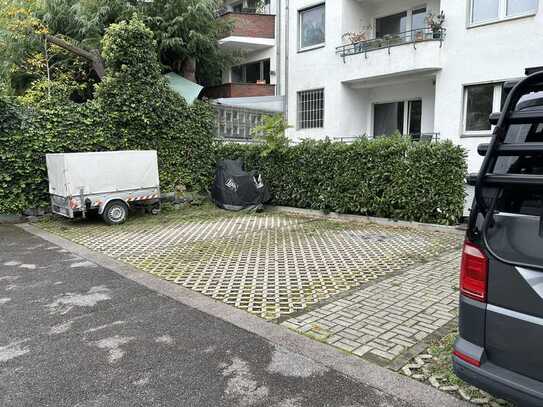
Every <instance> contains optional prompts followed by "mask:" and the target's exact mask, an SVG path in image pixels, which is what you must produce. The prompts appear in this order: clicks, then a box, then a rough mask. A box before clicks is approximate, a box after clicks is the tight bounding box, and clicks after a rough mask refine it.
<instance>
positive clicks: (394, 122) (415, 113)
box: [373, 99, 422, 139]
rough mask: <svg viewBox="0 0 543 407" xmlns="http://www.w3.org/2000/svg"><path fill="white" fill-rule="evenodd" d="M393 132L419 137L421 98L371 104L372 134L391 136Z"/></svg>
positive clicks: (420, 129) (375, 135) (420, 130)
mask: <svg viewBox="0 0 543 407" xmlns="http://www.w3.org/2000/svg"><path fill="white" fill-rule="evenodd" d="M395 133H399V134H405V135H410V136H411V137H413V138H414V139H420V137H421V135H422V134H421V133H422V100H421V99H413V100H405V101H404V100H402V101H399V102H389V103H375V104H374V105H373V136H374V137H381V136H392V135H393V134H395Z"/></svg>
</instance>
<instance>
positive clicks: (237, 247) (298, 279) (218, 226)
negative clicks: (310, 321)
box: [41, 210, 461, 356]
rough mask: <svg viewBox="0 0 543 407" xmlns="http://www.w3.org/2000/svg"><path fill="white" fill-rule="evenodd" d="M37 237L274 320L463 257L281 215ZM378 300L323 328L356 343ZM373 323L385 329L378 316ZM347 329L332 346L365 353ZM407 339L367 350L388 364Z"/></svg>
mask: <svg viewBox="0 0 543 407" xmlns="http://www.w3.org/2000/svg"><path fill="white" fill-rule="evenodd" d="M207 211H208V212H209V210H207ZM41 227H43V228H44V229H46V230H49V231H51V232H54V233H57V234H59V235H61V236H63V237H65V238H68V239H70V240H72V241H74V242H76V243H79V244H82V245H84V246H86V247H88V248H90V249H92V250H95V251H98V252H102V253H104V254H106V255H109V256H112V257H114V258H116V259H118V260H121V261H123V262H126V263H128V264H131V265H133V266H135V267H136V268H139V269H141V270H143V271H146V272H149V273H152V274H154V275H156V276H159V277H161V278H163V279H165V280H169V281H172V282H175V283H177V284H181V285H183V286H185V287H187V288H191V289H193V290H195V291H198V292H200V293H202V294H204V295H207V296H210V297H212V298H215V299H217V300H220V301H223V302H225V303H228V304H231V305H233V306H236V307H238V308H241V309H244V310H246V311H248V312H251V313H253V314H256V315H259V316H261V317H263V318H265V319H270V320H273V319H277V318H279V317H282V316H285V315H290V314H294V313H297V312H300V311H301V310H304V309H306V308H307V307H308V306H311V305H314V304H317V303H319V302H321V301H323V300H327V299H330V298H332V297H333V296H334V295H336V294H339V293H344V292H346V291H348V290H351V289H353V288H356V287H359V286H360V285H362V284H365V283H368V282H371V281H374V280H376V279H378V278H383V277H385V276H387V275H389V274H391V273H394V272H399V271H401V270H404V269H406V268H409V267H411V266H413V265H415V264H417V263H421V262H422V261H425V260H427V259H432V258H435V257H437V256H439V255H441V254H442V253H446V252H449V251H451V250H454V249H455V248H458V247H459V245H460V242H461V238H460V237H459V236H458V235H457V234H454V233H446V232H433V231H427V230H422V229H415V228H406V227H392V226H383V225H376V224H368V223H365V224H364V223H339V222H333V221H324V220H315V219H309V218H301V217H295V216H286V215H277V214H261V215H250V214H237V215H232V214H227V213H225V212H219V211H217V210H211V213H201V212H196V213H192V212H191V210H186V211H185V210H181V211H179V213H178V214H176V213H173V214H172V213H170V214H167V215H160V216H158V217H156V218H153V217H144V218H135V219H132V220H130V221H129V222H128V223H127V224H125V225H121V226H118V227H108V226H106V225H104V224H103V223H102V222H99V221H94V222H93V221H79V222H67V221H62V220H54V221H49V222H46V223H42V224H41ZM397 294H401V292H399V291H398V292H397ZM376 295H377V293H374V294H371V295H369V297H370V298H369V300H373V301H374V303H371V304H370V303H369V302H366V305H367V308H366V309H363V308H360V310H355V309H352V310H351V311H348V310H347V311H342V312H343V315H338V318H337V320H335V321H334V323H333V324H332V323H331V322H325V323H328V324H329V325H330V326H329V328H334V329H338V328H337V327H338V326H344V327H345V328H348V329H353V332H355V333H358V332H359V330H358V325H357V326H356V327H354V328H352V326H353V325H354V322H353V321H355V322H356V320H355V318H361V315H360V312H362V311H364V312H365V314H362V315H366V316H367V317H368V318H369V316H370V311H371V314H373V313H374V312H373V311H374V310H375V307H382V306H386V307H389V305H391V304H387V303H386V302H383V303H381V302H380V300H379V298H380V297H377V296H376ZM362 300H363V298H361V299H360V301H362ZM342 301H347V302H345V303H338V309H339V308H342V304H345V305H348V304H349V301H348V300H342ZM383 301H387V298H385V297H383ZM405 301H406V304H407V305H408V306H409V307H411V308H412V309H411V310H409V311H408V312H411V313H413V312H418V310H419V308H420V306H421V305H420V304H417V303H412V302H410V301H409V299H408V298H407V297H406V299H405ZM428 301H430V299H428ZM353 302H354V301H353ZM400 308H401V307H400ZM400 308H399V309H398V311H397V313H398V314H400V316H398V317H397V318H401V317H402V315H401V314H403V312H404V311H402V312H401V313H400V311H399V310H400ZM328 310H329V309H327V310H326V312H328ZM331 312H332V311H330V313H331ZM383 312H385V311H383ZM378 314H379V313H378ZM386 314H387V315H386V316H387V318H389V319H391V320H390V321H388V320H387V321H386V323H387V324H389V325H390V324H393V323H395V321H394V318H395V317H394V315H395V314H393V312H389V311H386ZM315 315H317V314H315ZM373 317H374V318H377V320H379V321H381V319H382V317H381V316H380V314H379V315H373ZM422 317H423V316H419V318H422ZM362 319H363V318H362ZM441 319H445V317H444V316H443V317H440V319H439V321H441ZM368 322H371V321H370V320H369V319H368ZM436 323H437V322H436V321H435V320H434V319H431V318H430V319H429V320H424V319H422V320H420V321H418V322H417V325H416V326H417V335H419V336H420V335H422V333H423V332H425V329H426V330H431V329H433V327H434V326H435V324H436ZM424 324H428V326H425V325H424ZM387 326H388V325H387ZM373 327H374V325H373V324H370V323H368V324H367V326H363V327H361V328H363V329H365V330H366V331H367V332H365V334H366V335H372V334H378V333H379V334H381V330H382V329H383V327H382V326H378V328H379V329H378V330H373ZM408 328H409V327H408ZM348 329H345V330H344V332H343V334H342V335H343V336H342V337H341V338H338V341H336V342H337V344H336V346H338V347H344V348H345V349H351V348H352V349H351V350H357V351H358V352H362V351H363V350H364V348H361V345H365V343H361V341H360V338H359V337H358V336H357V335H356V334H355V333H350V331H349V330H348ZM403 338H405V339H406V340H405V343H404V342H401V341H402V340H403ZM409 338H411V337H410V336H408V335H406V334H404V335H402V334H401V333H398V337H397V338H390V339H382V338H376V339H379V340H384V341H386V345H385V344H379V343H378V342H377V341H373V343H374V345H373V347H372V349H371V350H372V351H373V352H383V355H386V356H389V355H392V354H394V353H395V352H397V350H398V349H399V348H397V349H394V348H390V347H389V346H388V344H389V343H394V342H392V339H394V341H396V342H398V343H396V344H395V346H407V343H408V342H409V340H412V339H409ZM339 339H341V341H339Z"/></svg>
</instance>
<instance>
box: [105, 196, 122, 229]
mask: <svg viewBox="0 0 543 407" xmlns="http://www.w3.org/2000/svg"><path fill="white" fill-rule="evenodd" d="M102 218H103V219H104V222H106V223H107V224H108V225H120V224H122V223H124V222H126V219H127V218H128V205H127V204H126V203H124V202H123V201H119V200H116V201H111V202H108V204H107V205H106V207H105V209H104V212H102Z"/></svg>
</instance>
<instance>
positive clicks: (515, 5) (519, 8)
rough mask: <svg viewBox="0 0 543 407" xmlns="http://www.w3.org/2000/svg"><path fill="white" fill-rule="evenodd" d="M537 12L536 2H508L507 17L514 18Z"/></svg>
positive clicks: (512, 0)
mask: <svg viewBox="0 0 543 407" xmlns="http://www.w3.org/2000/svg"><path fill="white" fill-rule="evenodd" d="M535 11H537V0H508V1H507V11H506V13H507V15H508V16H514V15H518V14H525V13H529V12H535Z"/></svg>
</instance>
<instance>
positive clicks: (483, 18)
mask: <svg viewBox="0 0 543 407" xmlns="http://www.w3.org/2000/svg"><path fill="white" fill-rule="evenodd" d="M537 2H538V0H471V10H470V22H471V23H472V24H478V23H486V22H492V21H499V20H503V19H507V18H510V17H517V16H523V15H531V14H535V13H536V12H537Z"/></svg>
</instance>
